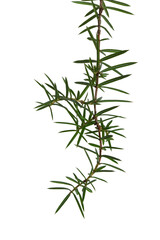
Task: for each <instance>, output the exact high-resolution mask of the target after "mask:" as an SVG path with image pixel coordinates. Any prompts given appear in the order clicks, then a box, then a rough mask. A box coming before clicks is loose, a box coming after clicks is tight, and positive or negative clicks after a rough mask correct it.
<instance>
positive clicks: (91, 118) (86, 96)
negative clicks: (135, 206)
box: [36, 0, 135, 217]
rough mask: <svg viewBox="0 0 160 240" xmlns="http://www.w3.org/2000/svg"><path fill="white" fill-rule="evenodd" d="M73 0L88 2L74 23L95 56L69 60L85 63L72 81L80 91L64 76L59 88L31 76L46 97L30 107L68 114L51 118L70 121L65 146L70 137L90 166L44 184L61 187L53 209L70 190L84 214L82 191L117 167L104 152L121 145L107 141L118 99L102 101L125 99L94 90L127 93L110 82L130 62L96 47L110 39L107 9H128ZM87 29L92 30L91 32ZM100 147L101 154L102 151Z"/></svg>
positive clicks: (116, 132)
mask: <svg viewBox="0 0 160 240" xmlns="http://www.w3.org/2000/svg"><path fill="white" fill-rule="evenodd" d="M73 2H74V3H76V4H79V5H83V6H84V7H86V8H89V11H87V13H86V15H85V21H83V22H82V23H81V24H80V26H79V27H80V28H81V27H83V28H84V29H83V30H82V31H81V32H80V34H83V33H87V34H88V40H89V41H91V42H92V43H93V46H94V48H95V51H96V59H92V58H88V59H83V60H77V61H75V63H78V64H83V65H84V69H85V73H84V74H85V79H84V80H83V81H77V82H75V83H76V84H78V85H81V86H82V90H81V91H80V90H78V91H77V92H76V91H75V90H73V89H72V88H71V86H70V84H69V82H68V80H67V78H63V82H64V85H65V92H62V91H60V90H59V89H58V87H57V85H56V83H54V82H53V81H52V80H51V79H50V77H49V76H48V75H46V74H45V75H46V78H47V79H48V82H47V83H45V84H44V85H43V84H41V83H39V82H38V81H36V82H37V83H38V84H39V86H40V87H41V88H43V90H44V91H45V93H46V95H47V97H48V100H47V101H46V102H43V103H42V102H38V105H37V106H36V110H37V111H39V110H42V109H44V108H49V109H50V112H51V117H52V119H53V112H52V108H54V106H58V107H61V108H63V109H64V110H65V111H66V112H67V113H68V115H69V116H70V122H68V121H67V122H56V123H58V124H63V125H68V126H70V128H71V129H67V130H62V131H61V133H65V132H71V133H72V137H71V139H70V140H69V142H68V143H67V145H66V147H69V146H70V145H71V144H72V143H73V142H76V147H78V148H80V149H82V150H83V151H84V153H85V156H84V157H86V159H87V160H88V161H89V164H90V169H89V172H88V174H87V175H86V174H84V173H83V172H82V170H80V169H79V168H77V172H76V173H73V176H71V177H66V180H64V181H51V183H53V184H54V187H50V188H49V189H51V190H64V191H66V192H67V194H66V196H65V198H64V199H63V201H62V202H61V203H60V205H59V206H58V208H57V210H56V213H57V212H58V211H59V210H60V209H61V208H62V206H63V205H64V204H65V203H66V202H67V200H68V199H69V198H70V197H71V196H73V197H74V199H75V202H76V204H77V206H78V208H79V210H80V213H81V214H82V216H83V217H84V200H85V197H86V194H87V193H92V192H93V191H94V190H95V183H96V182H97V181H103V182H107V181H106V179H104V178H103V177H101V175H102V173H110V172H114V171H115V170H120V171H123V170H122V169H121V168H119V167H118V164H119V162H120V161H121V160H120V159H119V158H117V157H115V156H111V155H110V154H108V152H109V151H112V150H113V149H121V148H120V147H117V146H114V145H113V141H114V138H115V136H120V137H125V136H124V135H123V134H122V133H121V131H122V130H123V128H121V127H119V126H118V125H115V124H114V120H115V119H117V118H124V117H122V116H119V115H116V114H112V111H114V110H116V109H117V108H118V107H119V105H114V106H112V107H109V106H108V107H105V106H106V103H112V102H113V103H120V102H130V101H127V100H123V99H103V97H101V96H98V93H99V92H105V89H108V90H111V91H116V92H119V93H122V94H125V95H126V94H128V93H127V92H126V91H124V90H121V89H118V88H115V87H112V83H115V82H117V81H120V80H123V79H125V78H128V77H129V76H130V74H125V75H124V74H123V73H122V72H120V70H121V68H124V67H127V66H131V65H133V64H135V62H125V63H118V64H116V65H111V64H109V61H110V60H112V59H117V58H118V57H119V56H121V55H122V54H125V53H126V52H127V50H119V49H106V48H101V45H102V44H103V42H105V41H107V40H109V39H110V37H111V33H110V31H112V30H113V29H114V28H113V26H112V24H111V22H110V20H109V13H110V11H118V12H121V13H125V14H132V13H130V12H128V11H126V10H125V9H122V8H123V7H129V5H128V4H127V3H123V2H119V1H115V0H81V1H73ZM108 4H109V5H108ZM93 20H96V21H97V24H94V25H92V21H93ZM104 24H105V25H106V26H104ZM93 30H95V31H96V32H93ZM102 31H103V32H104V34H106V37H105V38H102V37H101V35H102ZM111 74H112V75H113V74H115V76H114V77H113V76H112V77H111V76H110V75H111ZM65 103H66V104H67V105H66V104H65ZM103 104H104V105H105V106H103V108H102V109H101V110H98V106H99V105H103ZM105 151H106V152H107V154H105V153H104V152H105ZM92 159H94V160H92ZM102 159H103V162H102Z"/></svg>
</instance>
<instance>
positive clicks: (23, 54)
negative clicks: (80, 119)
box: [0, 0, 160, 240]
mask: <svg viewBox="0 0 160 240" xmlns="http://www.w3.org/2000/svg"><path fill="white" fill-rule="evenodd" d="M126 2H130V3H131V5H132V9H131V11H132V12H134V13H135V15H134V16H130V15H123V14H121V13H114V14H113V13H112V14H111V21H112V23H113V24H114V27H115V30H116V31H115V32H113V39H112V40H111V41H110V43H108V46H106V48H107V47H112V48H120V49H130V52H129V53H127V54H126V55H125V56H124V59H125V61H138V62H139V63H138V64H137V65H135V66H134V67H131V68H130V69H125V70H124V72H125V73H130V72H131V73H132V74H133V75H132V77H131V78H130V79H128V80H127V81H124V82H123V83H122V82H121V87H122V88H124V89H125V90H127V91H129V92H130V93H131V94H130V96H129V99H130V100H132V101H133V104H130V105H124V104H122V108H121V111H122V114H124V115H125V116H126V117H127V120H125V121H124V122H123V126H124V127H125V129H126V130H125V134H126V135H127V139H125V141H124V140H123V142H120V144H122V145H123V147H124V148H125V149H124V151H123V153H118V152H115V154H117V156H118V154H120V155H121V156H122V157H123V159H124V160H123V162H122V164H121V167H123V168H124V169H125V170H126V173H125V174H124V173H119V172H116V173H113V174H111V175H108V176H107V180H108V182H109V183H108V184H104V183H99V184H97V190H96V192H94V193H93V194H89V195H88V198H87V200H86V211H85V216H86V218H85V219H83V218H82V217H81V215H80V213H79V210H78V208H77V206H76V205H75V202H74V200H72V199H71V200H69V201H68V202H67V203H66V205H65V206H64V207H63V209H62V210H61V211H60V212H59V213H58V214H57V215H54V211H55V209H56V207H57V205H58V204H59V202H60V201H61V200H62V199H63V197H64V193H62V192H52V191H49V190H47V188H48V187H49V186H50V183H49V181H50V180H53V179H59V180H63V179H64V177H65V176H66V175H71V174H72V172H73V171H75V167H79V166H80V167H81V166H82V167H83V168H84V167H85V168H87V167H88V163H86V159H84V158H83V157H84V155H81V152H78V151H77V149H76V148H75V147H74V146H72V147H71V148H69V149H67V150H65V145H66V143H67V141H68V136H67V135H60V134H58V131H59V130H60V129H61V128H60V126H58V125H55V124H53V122H52V120H51V118H50V115H49V112H48V111H41V112H36V111H35V110H34V107H35V102H36V101H38V100H42V99H43V98H44V95H43V92H42V90H41V89H40V88H39V87H38V85H36V83H35V82H34V79H37V80H39V81H40V82H42V83H43V82H44V81H45V80H46V79H45V77H44V73H47V74H48V75H49V76H50V77H51V78H52V79H53V81H55V82H56V83H57V84H58V85H59V86H60V87H61V85H62V84H61V83H62V80H61V77H62V76H63V77H64V76H67V77H68V79H69V81H70V83H71V84H73V82H74V81H76V80H81V77H82V76H83V75H82V73H83V68H82V67H81V66H79V65H76V64H73V61H74V60H77V59H81V58H84V57H88V56H89V55H90V53H92V52H93V51H94V50H93V48H91V47H90V44H89V43H88V41H86V35H84V36H78V32H79V30H78V28H77V27H78V25H79V24H80V23H81V22H82V21H83V19H84V18H83V15H84V9H85V7H81V6H78V5H75V4H72V3H71V1H69V0H68V1H66V0H61V1H53V0H52V1H51V0H45V1H42V0H27V1H22V0H15V1H11V0H6V1H2V0H1V1H0V25H1V27H0V81H1V82H0V105H1V109H0V112H1V117H0V122H1V124H0V140H1V143H0V147H1V151H0V195H1V197H0V227H1V231H0V238H1V239H3V240H10V239H16V240H21V239H23V240H29V239H30V240H32V239H34V240H35V239H38V240H42V239H43V240H44V239H45V240H51V239H52V240H53V239H56V240H62V239H70V240H73V239H77V240H80V239H92V240H96V239H101V240H104V239H109V240H117V239H120V240H135V239H136V240H139V239H140V240H142V239H145V240H150V239H154V240H159V239H160V232H159V229H158V227H159V221H160V207H159V202H160V195H159V184H160V174H159V172H160V163H159V162H160V157H159V155H160V154H159V151H160V147H159V135H160V130H159V122H160V116H159V102H160V98H159V92H160V88H159V81H160V79H159V55H160V47H159V43H160V34H159V22H160V15H159V8H160V4H159V1H156V0H153V1H145V0H141V1H138V0H136V1H129V0H128V1H127V0H126ZM87 9H88V7H86V11H87ZM118 97H121V98H122V97H123V96H121V95H119V94H118V93H117V98H118ZM54 114H55V115H56V116H55V120H64V116H63V115H62V113H61V112H58V111H56V109H55V111H54Z"/></svg>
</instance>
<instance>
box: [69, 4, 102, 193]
mask: <svg viewBox="0 0 160 240" xmlns="http://www.w3.org/2000/svg"><path fill="white" fill-rule="evenodd" d="M102 12H103V0H100V5H99V14H98V30H97V41H98V44H97V47H98V50H97V73H96V86H95V96H94V116H93V119H94V120H95V126H96V128H97V129H98V136H99V155H98V161H97V164H96V166H95V168H94V169H93V170H92V172H91V173H90V175H89V176H88V177H87V178H86V179H85V180H84V181H83V182H81V183H79V184H78V185H77V186H76V187H75V188H73V190H72V191H71V192H70V193H73V192H74V190H76V189H77V188H78V187H79V186H82V184H84V183H87V182H88V180H89V179H90V178H91V177H92V176H93V175H94V173H95V172H96V170H97V168H98V166H99V164H100V162H101V158H102V138H101V125H100V123H99V122H98V117H97V104H96V101H97V96H98V84H99V74H100V43H101V18H102Z"/></svg>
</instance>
